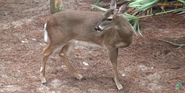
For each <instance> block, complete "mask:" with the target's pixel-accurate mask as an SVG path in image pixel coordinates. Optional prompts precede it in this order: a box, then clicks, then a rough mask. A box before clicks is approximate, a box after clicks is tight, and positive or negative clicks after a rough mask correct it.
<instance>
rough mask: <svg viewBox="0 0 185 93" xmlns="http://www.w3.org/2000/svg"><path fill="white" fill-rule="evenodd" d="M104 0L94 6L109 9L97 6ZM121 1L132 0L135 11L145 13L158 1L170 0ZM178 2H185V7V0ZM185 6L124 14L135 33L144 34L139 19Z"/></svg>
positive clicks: (130, 5)
mask: <svg viewBox="0 0 185 93" xmlns="http://www.w3.org/2000/svg"><path fill="white" fill-rule="evenodd" d="M101 1H102V0H98V2H96V3H95V4H94V5H93V7H94V8H97V9H99V10H102V11H107V9H106V8H103V7H99V6H97V4H98V3H99V2H101ZM121 1H131V3H130V4H129V7H135V8H136V9H135V10H134V11H133V12H139V13H140V14H142V13H144V12H145V11H147V10H148V9H150V8H152V7H153V6H154V5H157V3H167V2H168V0H121ZM175 1H176V2H177V3H178V2H180V3H183V5H184V6H183V7H185V0H175ZM183 9H184V8H179V9H174V10H169V11H164V12H159V13H155V14H150V15H145V16H133V15H130V14H127V13H124V14H123V16H124V17H125V18H127V20H128V21H129V22H130V24H132V25H133V28H134V30H135V34H137V32H138V33H139V34H140V35H142V33H141V31H140V29H139V21H138V20H139V19H140V18H144V17H149V16H154V15H160V14H164V13H169V12H174V11H179V10H183Z"/></svg>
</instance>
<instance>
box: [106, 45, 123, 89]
mask: <svg viewBox="0 0 185 93" xmlns="http://www.w3.org/2000/svg"><path fill="white" fill-rule="evenodd" d="M108 55H109V58H110V61H111V63H112V67H113V71H114V82H115V83H116V86H117V88H118V90H121V89H123V86H122V85H121V84H120V82H119V79H118V70H117V57H118V49H117V48H114V47H108Z"/></svg>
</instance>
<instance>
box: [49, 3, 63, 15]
mask: <svg viewBox="0 0 185 93" xmlns="http://www.w3.org/2000/svg"><path fill="white" fill-rule="evenodd" d="M59 11H62V0H50V13H51V14H54V13H56V12H59Z"/></svg>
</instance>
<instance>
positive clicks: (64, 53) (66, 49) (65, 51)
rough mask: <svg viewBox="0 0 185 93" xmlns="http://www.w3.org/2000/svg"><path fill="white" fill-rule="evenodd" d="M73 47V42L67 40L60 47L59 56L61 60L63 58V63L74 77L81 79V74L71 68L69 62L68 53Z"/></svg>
mask: <svg viewBox="0 0 185 93" xmlns="http://www.w3.org/2000/svg"><path fill="white" fill-rule="evenodd" d="M74 47H75V42H68V43H67V44H66V45H64V46H63V48H62V49H61V51H60V53H59V56H60V59H61V61H62V60H63V61H64V63H65V65H66V66H67V67H68V69H69V70H70V72H71V73H72V74H73V75H74V76H75V78H76V79H79V80H81V79H82V76H81V75H80V74H79V73H78V72H77V71H76V70H75V69H74V68H73V66H72V65H71V63H70V62H69V59H68V55H69V53H70V51H71V49H72V48H74Z"/></svg>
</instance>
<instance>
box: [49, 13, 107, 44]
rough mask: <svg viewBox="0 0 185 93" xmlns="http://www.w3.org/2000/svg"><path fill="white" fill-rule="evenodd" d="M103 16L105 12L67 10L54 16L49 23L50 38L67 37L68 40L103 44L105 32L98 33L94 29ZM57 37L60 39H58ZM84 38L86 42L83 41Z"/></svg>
mask: <svg viewBox="0 0 185 93" xmlns="http://www.w3.org/2000/svg"><path fill="white" fill-rule="evenodd" d="M102 14H103V12H91V11H76V10H66V11H62V12H59V13H56V14H53V15H52V16H51V17H50V19H49V20H48V22H47V31H48V35H49V38H53V39H54V38H61V37H65V39H66V38H68V40H70V39H77V40H82V41H90V42H94V43H101V42H102V35H103V33H104V31H103V32H97V31H95V29H94V27H95V26H96V25H97V24H98V22H99V21H100V20H101V18H102ZM48 28H49V29H48ZM50 29H52V30H50ZM53 31H54V33H53ZM50 33H52V34H55V35H52V34H50ZM57 35H58V37H56V36H57ZM54 36H55V37H54ZM84 38H85V40H83V39H84ZM61 39H62V38H61ZM66 40H67V39H66Z"/></svg>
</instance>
